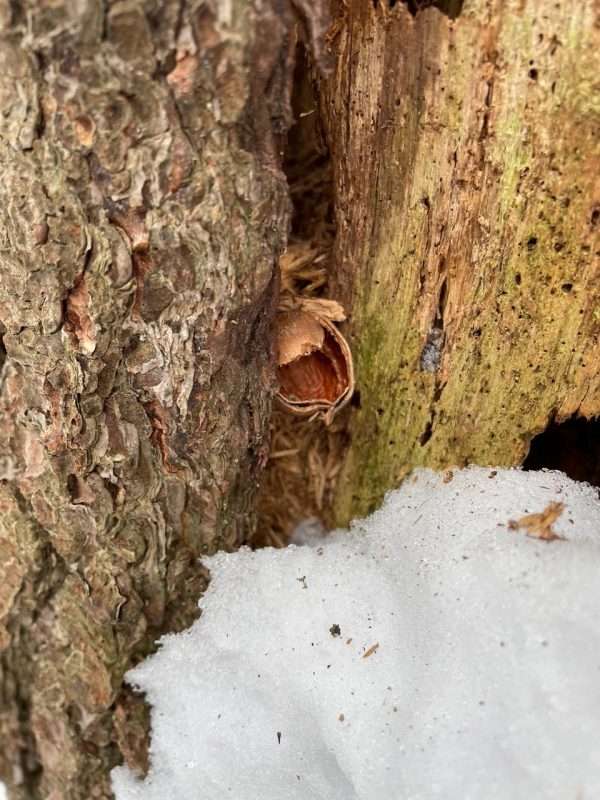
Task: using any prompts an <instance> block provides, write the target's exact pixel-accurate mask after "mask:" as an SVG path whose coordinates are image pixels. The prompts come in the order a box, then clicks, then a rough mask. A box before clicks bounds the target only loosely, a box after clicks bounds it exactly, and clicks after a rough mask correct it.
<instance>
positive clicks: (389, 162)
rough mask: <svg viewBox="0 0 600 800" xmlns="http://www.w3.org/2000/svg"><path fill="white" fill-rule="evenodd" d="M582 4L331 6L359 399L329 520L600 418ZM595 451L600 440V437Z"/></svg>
mask: <svg viewBox="0 0 600 800" xmlns="http://www.w3.org/2000/svg"><path fill="white" fill-rule="evenodd" d="M597 13H598V5H597V3H596V2H595V0H582V2H579V3H576V4H573V3H562V4H560V3H548V2H546V0H465V2H464V4H463V3H461V2H457V1H453V0H445V1H444V0H440V2H436V3H435V4H433V3H429V2H420V0H408V2H402V1H401V0H399V1H398V2H393V1H392V0H389V2H388V0H372V1H371V0H369V2H367V0H365V1H364V2H341V3H340V4H339V8H338V19H337V23H336V26H335V27H334V28H333V29H332V31H331V37H330V38H331V39H332V41H333V47H334V49H335V51H336V56H337V67H336V70H335V72H334V74H333V75H332V77H331V79H330V80H329V81H328V82H326V83H324V84H322V85H321V107H322V111H323V116H324V118H325V121H326V124H327V129H328V140H329V146H330V150H331V159H332V163H333V169H334V175H335V178H334V183H335V202H336V219H337V238H336V245H335V262H334V267H333V274H332V276H331V278H330V283H331V295H332V296H334V297H336V298H337V299H341V300H343V301H344V302H345V304H346V307H347V308H348V309H350V310H351V312H352V320H351V324H350V326H349V334H350V336H351V342H352V346H353V348H354V354H355V357H356V362H357V363H356V367H357V370H356V371H357V385H358V390H359V392H360V408H356V409H355V410H354V411H353V414H352V418H351V421H350V423H349V432H350V435H351V438H352V443H351V446H350V448H349V451H348V454H347V458H346V461H345V464H344V468H343V471H342V475H341V478H340V480H339V482H338V485H337V494H336V496H335V499H334V502H333V506H334V517H335V519H336V521H337V522H338V523H345V522H347V521H348V520H349V519H350V518H352V517H353V516H355V515H357V514H364V513H365V512H367V511H369V510H371V509H372V508H373V507H374V506H375V505H377V504H378V502H379V501H380V499H381V497H382V495H383V493H384V492H385V491H386V490H387V489H389V488H392V487H394V486H396V485H397V484H398V483H399V482H400V481H401V479H402V478H403V477H404V476H405V475H406V474H407V473H408V472H409V471H410V470H411V469H412V468H414V467H415V466H419V465H426V466H430V467H434V468H444V467H448V466H451V465H464V464H466V463H469V462H475V463H479V464H492V465H518V464H520V463H521V462H522V461H523V458H524V457H525V455H526V454H527V451H528V447H529V444H530V441H531V439H532V437H533V436H534V435H535V434H536V433H538V432H539V431H540V430H542V429H544V427H545V426H546V424H547V423H548V420H549V419H555V420H557V421H561V420H564V419H566V418H568V417H570V416H572V415H575V414H577V415H583V416H585V417H588V418H589V417H593V416H595V415H598V414H600V369H599V363H600V361H599V359H600V337H599V334H600V265H599V261H598V258H597V256H598V240H597V238H595V237H596V231H597V227H598V220H599V218H600V197H599V195H598V175H599V174H600V151H599V147H598V142H599V138H598V129H599V128H598V126H599V116H598V111H599V109H598V101H597V97H598V93H597V79H598V56H597V54H598V50H599V49H600V28H599V26H598V19H597ZM598 457H600V449H599V450H598Z"/></svg>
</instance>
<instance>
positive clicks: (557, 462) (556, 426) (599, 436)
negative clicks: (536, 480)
mask: <svg viewBox="0 0 600 800" xmlns="http://www.w3.org/2000/svg"><path fill="white" fill-rule="evenodd" d="M523 469H526V470H536V469H558V470H560V471H561V472H564V473H565V474H566V475H568V476H569V477H570V478H573V480H576V481H586V482H587V483H591V484H592V486H600V417H597V418H594V419H589V420H588V419H586V418H585V417H571V418H570V419H568V420H566V421H565V422H561V423H559V422H555V421H552V422H550V424H549V425H548V427H547V428H546V430H545V431H543V432H542V433H540V434H538V435H537V436H535V437H534V438H533V439H532V441H531V446H530V448H529V454H528V455H527V458H526V459H525V461H524V462H523Z"/></svg>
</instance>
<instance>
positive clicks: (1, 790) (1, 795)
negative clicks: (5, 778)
mask: <svg viewBox="0 0 600 800" xmlns="http://www.w3.org/2000/svg"><path fill="white" fill-rule="evenodd" d="M0 800H6V787H5V786H4V784H3V783H2V781H0Z"/></svg>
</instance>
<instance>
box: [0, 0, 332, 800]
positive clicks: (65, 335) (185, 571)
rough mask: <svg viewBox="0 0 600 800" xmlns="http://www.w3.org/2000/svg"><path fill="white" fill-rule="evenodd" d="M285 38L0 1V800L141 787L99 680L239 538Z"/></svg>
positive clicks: (192, 11)
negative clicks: (125, 765)
mask: <svg viewBox="0 0 600 800" xmlns="http://www.w3.org/2000/svg"><path fill="white" fill-rule="evenodd" d="M305 16H306V15H305ZM293 24H294V17H293V11H292V8H291V6H288V4H287V3H285V2H279V0H272V2H271V0H256V2H254V3H252V4H249V3H246V2H243V1H242V0H233V2H231V3H224V2H216V1H215V2H210V1H209V2H205V3H195V2H187V0H180V1H179V2H171V0H144V1H143V2H142V0H139V2H138V1H137V0H119V1H118V2H109V3H101V2H98V1H97V0H80V2H77V3H71V2H66V0H64V1H63V0H54V1H53V2H38V1H37V0H10V1H9V0H2V1H1V2H0V99H1V105H2V114H1V115H0V206H1V207H2V212H3V213H2V215H1V217H0V322H1V324H2V334H3V345H4V350H5V363H4V367H3V370H2V375H1V384H0V411H1V416H0V477H1V478H2V481H1V483H0V670H1V671H0V779H1V780H3V781H4V782H6V783H7V785H8V786H9V789H10V796H11V798H23V800H25V798H27V800H30V799H31V798H44V800H75V799H76V798H82V799H83V798H85V800H89V798H106V797H109V796H110V789H109V781H108V770H109V768H110V767H112V766H113V765H114V764H116V763H119V762H120V761H121V760H122V758H123V756H124V757H126V758H127V759H128V760H129V762H130V763H132V764H133V765H134V766H136V765H137V766H138V767H140V768H143V766H144V763H145V761H146V754H145V752H144V747H145V745H144V742H145V724H146V715H145V714H144V711H143V707H141V708H140V707H139V704H138V703H137V701H136V700H135V699H133V698H132V697H131V696H128V695H127V694H126V693H123V691H122V689H121V683H122V678H123V674H124V672H125V670H126V669H127V668H128V667H129V666H130V665H131V663H132V662H133V661H135V660H136V659H138V658H140V657H141V656H142V655H143V654H144V653H146V652H147V651H148V649H149V648H150V647H151V646H152V643H153V641H154V639H155V638H156V636H157V635H158V634H159V633H161V632H163V631H165V630H174V629H179V628H181V627H183V626H185V625H187V624H189V623H190V621H191V620H192V618H193V616H194V614H195V613H196V603H197V599H198V596H199V594H200V592H201V590H202V588H203V587H204V586H205V581H206V576H205V575H204V574H203V572H202V571H201V569H199V567H198V564H197V557H198V556H199V555H200V554H202V553H205V552H210V551H213V550H215V549H216V548H218V547H221V548H223V547H224V548H232V547H235V546H237V545H238V544H239V543H240V542H242V541H244V539H245V538H246V536H247V535H248V533H249V529H250V528H251V525H252V514H251V507H252V504H251V500H252V496H253V492H254V487H255V486H256V477H257V473H258V470H259V467H260V465H261V463H262V462H263V461H264V459H265V457H266V447H267V440H266V431H267V424H268V418H269V410H270V399H271V396H272V394H273V391H274V389H275V382H274V353H273V352H272V349H273V348H272V347H271V345H270V341H271V338H272V336H271V332H270V328H271V323H272V318H273V315H274V313H275V309H276V305H277V298H276V287H275V280H274V274H275V265H276V263H277V258H278V256H279V254H280V253H281V251H282V249H283V246H284V245H285V237H286V233H287V225H288V205H289V203H288V197H287V187H286V184H285V179H284V177H283V175H282V173H281V172H280V170H279V168H278V152H279V151H278V139H277V138H274V136H273V130H275V132H276V134H277V135H278V136H279V135H280V134H281V133H282V132H283V131H285V128H286V126H287V125H288V124H289V83H290V77H291V74H290V70H291V69H292V66H293V65H292V58H291V55H290V54H291V53H292V54H293V48H292V44H293V40H294V37H293V34H292V28H293ZM317 33H318V31H317V30H316V29H315V30H313V35H315V36H316V35H317Z"/></svg>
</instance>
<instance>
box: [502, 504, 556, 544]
mask: <svg viewBox="0 0 600 800" xmlns="http://www.w3.org/2000/svg"><path fill="white" fill-rule="evenodd" d="M564 508H565V506H564V503H559V502H557V501H552V502H551V503H548V505H547V506H546V508H545V509H544V510H543V511H541V512H540V513H539V514H526V515H525V516H524V517H521V518H520V519H518V520H512V519H511V520H509V522H508V527H509V528H510V530H512V531H515V530H524V531H525V533H526V535H527V536H531V537H533V538H534V539H542V540H543V541H545V542H552V541H554V540H555V539H564V538H565V537H564V536H559V534H558V533H556V532H555V531H554V530H553V528H552V525H553V524H554V523H555V522H556V520H557V519H558V518H559V517H560V515H561V514H562V512H563V511H564Z"/></svg>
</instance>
